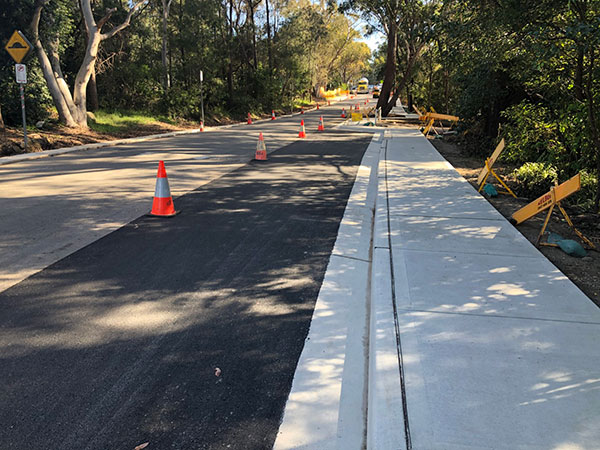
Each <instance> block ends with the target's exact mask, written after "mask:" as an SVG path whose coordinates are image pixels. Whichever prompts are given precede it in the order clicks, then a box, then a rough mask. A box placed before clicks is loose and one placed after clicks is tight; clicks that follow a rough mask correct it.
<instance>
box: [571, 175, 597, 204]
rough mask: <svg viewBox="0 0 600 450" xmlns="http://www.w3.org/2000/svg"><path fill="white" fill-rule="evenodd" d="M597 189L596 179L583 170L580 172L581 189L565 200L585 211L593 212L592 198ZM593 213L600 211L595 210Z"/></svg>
mask: <svg viewBox="0 0 600 450" xmlns="http://www.w3.org/2000/svg"><path fill="white" fill-rule="evenodd" d="M597 189H598V178H597V177H596V176H595V175H593V174H591V173H589V172H587V171H585V170H584V171H582V172H581V189H580V190H579V192H576V193H575V194H573V195H572V196H570V197H569V198H568V199H567V200H568V203H569V204H571V205H575V206H578V207H580V208H581V209H583V210H585V211H594V209H595V206H594V198H595V195H596V190H597ZM595 212H596V213H600V210H598V209H596V210H595Z"/></svg>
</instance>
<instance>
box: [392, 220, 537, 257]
mask: <svg viewBox="0 0 600 450" xmlns="http://www.w3.org/2000/svg"><path fill="white" fill-rule="evenodd" d="M391 222H392V226H391V233H392V245H393V246H394V247H396V246H398V247H399V248H402V249H406V250H420V251H429V252H443V253H453V254H454V253H473V254H478V255H512V256H517V257H529V258H539V257H540V255H541V253H540V252H539V251H538V250H537V249H536V248H535V247H534V246H533V245H532V244H530V243H529V241H527V240H525V239H524V238H523V236H522V235H521V234H520V233H519V232H518V231H517V230H516V229H515V228H514V227H513V226H512V225H511V224H510V223H508V222H507V221H504V222H503V221H499V220H481V219H463V218H448V217H423V216H415V217H404V216H393V217H392V218H391Z"/></svg>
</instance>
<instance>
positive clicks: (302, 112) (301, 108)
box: [300, 106, 304, 114]
mask: <svg viewBox="0 0 600 450" xmlns="http://www.w3.org/2000/svg"><path fill="white" fill-rule="evenodd" d="M300 114H304V106H301V107H300Z"/></svg>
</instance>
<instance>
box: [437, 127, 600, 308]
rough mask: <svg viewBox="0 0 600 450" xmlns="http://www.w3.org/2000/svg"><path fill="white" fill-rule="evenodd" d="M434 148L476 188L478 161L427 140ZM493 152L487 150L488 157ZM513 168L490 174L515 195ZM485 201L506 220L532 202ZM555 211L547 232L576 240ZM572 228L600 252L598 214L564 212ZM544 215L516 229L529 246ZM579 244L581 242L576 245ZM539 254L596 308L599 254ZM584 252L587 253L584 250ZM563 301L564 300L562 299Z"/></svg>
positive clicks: (554, 251)
mask: <svg viewBox="0 0 600 450" xmlns="http://www.w3.org/2000/svg"><path fill="white" fill-rule="evenodd" d="M430 141H431V143H432V144H433V145H434V147H435V148H436V149H437V150H438V151H439V152H440V153H441V154H442V156H443V157H444V158H446V160H448V162H450V164H452V165H453V166H454V168H455V169H456V170H457V171H458V173H460V174H461V175H462V176H463V177H464V178H465V179H466V180H467V181H468V182H469V183H471V184H472V185H473V186H474V187H475V188H477V187H478V186H477V176H478V175H479V171H480V170H481V168H482V167H483V166H484V160H483V159H482V158H478V157H472V156H465V155H464V154H463V153H462V152H461V149H460V147H458V146H457V145H455V144H452V143H449V142H445V141H444V140H442V139H433V138H431V139H430ZM492 150H493V149H490V154H491V152H492ZM513 169H514V167H510V166H507V165H503V164H502V162H501V161H498V162H496V164H495V165H494V171H495V172H496V173H498V175H499V176H501V177H502V178H503V180H504V181H505V182H506V184H507V185H508V186H509V187H510V188H511V190H513V191H514V192H515V194H516V195H519V186H518V183H515V182H514V180H512V179H511V178H510V176H509V175H510V173H511V172H512V171H513ZM486 198H487V200H488V201H489V202H490V203H491V204H492V205H493V206H494V207H495V208H496V209H497V210H498V211H499V212H500V213H501V214H502V215H503V216H504V217H506V218H510V217H511V216H512V214H513V213H514V212H515V211H517V210H518V209H519V208H521V207H522V206H525V205H526V204H528V203H529V202H530V201H532V200H535V199H533V198H532V199H529V198H522V197H518V198H514V197H512V196H510V195H499V196H498V197H495V198H489V197H487V196H486ZM557 209H558V208H555V210H554V212H553V214H552V218H551V219H550V223H549V225H548V228H547V230H550V231H553V232H555V233H558V234H560V235H561V236H563V237H564V238H565V239H573V240H576V241H578V242H580V240H579V239H578V237H577V236H576V235H575V233H574V232H573V231H572V229H571V228H570V227H569V225H568V224H567V223H566V221H565V220H564V219H563V217H562V214H560V212H558V211H557ZM565 209H566V210H567V213H568V215H569V217H570V218H571V220H572V221H573V223H574V225H575V227H576V228H577V229H578V230H579V231H581V232H582V233H583V234H584V235H585V236H586V237H587V238H588V239H590V240H591V241H592V243H594V244H595V245H596V248H597V249H598V250H600V217H599V215H598V214H590V213H583V212H581V211H577V210H575V209H572V208H571V209H570V208H568V207H566V208H565ZM545 217H546V212H542V213H540V214H538V215H537V216H535V217H532V218H531V219H529V220H527V221H526V222H524V223H522V224H520V225H518V226H517V229H518V230H519V231H520V232H521V234H522V235H523V236H525V237H526V238H527V239H528V240H529V241H530V242H532V243H534V244H535V242H536V240H537V238H538V235H539V232H540V230H541V228H542V225H543V223H544V219H545ZM580 243H581V242H580ZM538 248H539V249H540V251H541V252H542V253H543V254H544V255H545V256H546V258H548V259H549V260H550V261H551V262H552V263H553V264H554V265H555V266H556V267H558V268H559V269H560V270H561V271H562V272H563V273H564V274H565V275H566V276H567V277H569V279H570V280H571V281H573V282H574V283H575V284H576V285H577V286H578V287H579V289H581V290H582V291H583V292H584V293H585V294H586V295H587V296H588V297H590V298H591V299H592V301H593V302H594V303H595V304H596V305H598V306H600V252H598V251H593V250H591V251H590V250H588V252H587V256H586V257H584V258H576V257H572V256H569V255H567V254H566V253H564V252H563V251H562V250H561V249H559V248H556V247H546V246H539V247H538ZM586 250H587V249H586ZM565 300H566V299H565Z"/></svg>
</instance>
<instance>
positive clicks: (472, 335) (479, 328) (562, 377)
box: [399, 311, 600, 450]
mask: <svg viewBox="0 0 600 450" xmlns="http://www.w3.org/2000/svg"><path fill="white" fill-rule="evenodd" d="M399 321H400V326H401V331H400V334H401V339H402V348H403V354H404V364H405V365H404V370H405V380H406V384H407V404H408V414H409V417H410V430H411V436H412V445H413V448H414V449H427V450H436V449H440V450H441V449H444V450H447V449H482V448H490V449H511V450H512V449H597V448H598V443H599V442H600V426H599V419H598V411H600V366H598V361H599V360H600V347H599V346H598V342H599V340H600V326H599V325H595V324H594V325H590V324H580V323H568V322H562V323H561V322H555V321H546V320H531V319H510V318H497V317H483V316H470V315H462V314H440V313H431V312H410V311H401V312H400V314H399Z"/></svg>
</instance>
